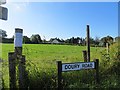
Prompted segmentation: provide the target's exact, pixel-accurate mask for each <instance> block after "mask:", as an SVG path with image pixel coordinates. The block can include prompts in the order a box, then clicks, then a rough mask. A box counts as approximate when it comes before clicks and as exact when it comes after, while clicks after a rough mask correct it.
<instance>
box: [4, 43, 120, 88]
mask: <svg viewBox="0 0 120 90" xmlns="http://www.w3.org/2000/svg"><path fill="white" fill-rule="evenodd" d="M83 50H86V47H85V46H76V45H49V44H45V45H44V44H23V54H24V55H25V56H26V69H27V72H28V76H29V85H30V87H38V88H41V87H43V88H56V84H57V77H56V76H57V69H56V66H57V65H56V61H58V60H61V61H62V62H83V55H82V51H83ZM113 50H114V49H113ZM13 51H14V45H13V44H2V59H3V78H4V87H5V88H7V87H8V86H9V83H8V82H9V77H8V52H13ZM114 52H116V51H114ZM105 53H106V51H105V48H103V47H91V61H92V60H93V59H94V58H98V59H99V60H100V65H101V69H104V70H101V71H100V74H103V73H104V75H105V72H104V71H105V70H107V69H109V68H111V67H112V65H113V61H112V62H106V61H105V60H107V57H106V56H105V55H106V54H105ZM102 55H104V56H102ZM111 55H113V54H111ZM112 59H113V58H112ZM103 61H105V62H104V64H106V65H108V66H104V64H103ZM111 63H112V64H111ZM109 64H111V66H110V65H109ZM103 66H104V67H103ZM93 72H94V70H93V71H92V70H89V74H86V73H88V72H86V71H74V72H67V73H63V87H64V88H97V87H101V86H99V85H95V80H94V74H93ZM110 72H111V71H110ZM110 72H107V73H108V75H109V73H110ZM104 75H103V76H102V75H101V78H102V79H101V80H102V81H101V85H102V84H105V86H104V85H102V87H110V86H113V87H118V85H119V84H118V83H119V82H118V81H115V80H117V77H116V78H114V76H113V77H111V80H108V81H107V79H109V78H106V77H105V76H104ZM104 79H106V80H105V81H104ZM111 81H113V82H111ZM110 83H111V84H110Z"/></svg>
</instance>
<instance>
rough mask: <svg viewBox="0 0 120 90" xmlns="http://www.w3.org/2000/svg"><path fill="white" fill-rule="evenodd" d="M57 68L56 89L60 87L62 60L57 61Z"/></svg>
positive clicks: (59, 89)
mask: <svg viewBox="0 0 120 90" xmlns="http://www.w3.org/2000/svg"><path fill="white" fill-rule="evenodd" d="M57 68H58V90H61V89H62V84H61V80H62V61H57Z"/></svg>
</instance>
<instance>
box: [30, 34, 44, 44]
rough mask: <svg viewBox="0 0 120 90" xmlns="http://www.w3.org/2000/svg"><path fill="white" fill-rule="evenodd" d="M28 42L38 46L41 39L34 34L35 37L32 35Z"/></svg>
mask: <svg viewBox="0 0 120 90" xmlns="http://www.w3.org/2000/svg"><path fill="white" fill-rule="evenodd" d="M30 41H31V42H32V43H34V44H39V43H42V40H41V37H40V35H39V34H35V35H32V36H31V37H30Z"/></svg>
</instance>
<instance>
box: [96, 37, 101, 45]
mask: <svg viewBox="0 0 120 90" xmlns="http://www.w3.org/2000/svg"><path fill="white" fill-rule="evenodd" d="M99 43H100V39H99V37H95V45H97V46H98V45H99Z"/></svg>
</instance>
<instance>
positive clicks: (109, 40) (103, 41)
mask: <svg viewBox="0 0 120 90" xmlns="http://www.w3.org/2000/svg"><path fill="white" fill-rule="evenodd" d="M101 41H102V43H103V46H106V43H108V44H109V45H110V44H113V37H111V36H107V37H103V38H101Z"/></svg>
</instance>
